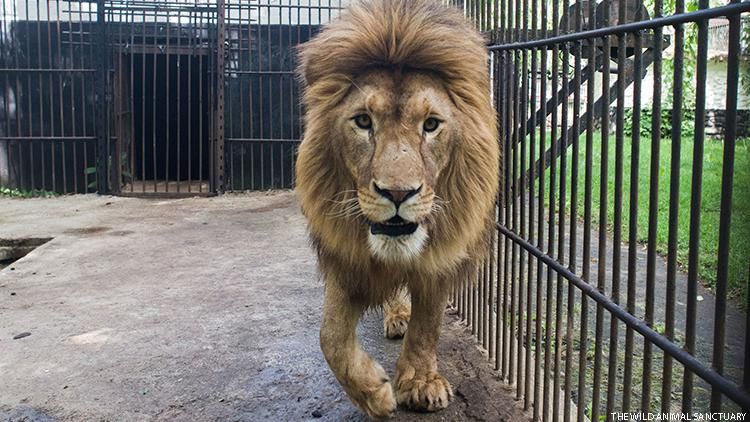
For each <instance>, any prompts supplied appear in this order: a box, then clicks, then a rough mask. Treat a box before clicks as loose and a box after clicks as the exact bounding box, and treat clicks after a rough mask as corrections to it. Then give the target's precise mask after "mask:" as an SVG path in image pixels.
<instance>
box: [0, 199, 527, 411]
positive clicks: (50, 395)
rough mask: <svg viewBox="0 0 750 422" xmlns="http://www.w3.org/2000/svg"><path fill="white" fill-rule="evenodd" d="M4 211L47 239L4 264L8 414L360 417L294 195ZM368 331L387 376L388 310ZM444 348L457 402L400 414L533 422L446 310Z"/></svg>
mask: <svg viewBox="0 0 750 422" xmlns="http://www.w3.org/2000/svg"><path fill="white" fill-rule="evenodd" d="M0 209H1V210H2V212H0V239H20V238H28V237H51V238H53V239H52V240H51V241H49V242H48V243H46V244H44V245H42V246H40V247H39V248H37V249H35V250H34V251H32V252H31V253H29V254H28V255H27V256H25V257H24V258H22V259H20V260H18V261H16V262H15V263H13V264H12V265H10V266H8V267H6V268H5V269H2V270H1V271H0V350H1V351H2V352H1V353H0V374H2V375H1V376H0V420H3V421H5V420H10V421H16V420H31V421H47V420H118V421H134V420H135V421H138V420H190V421H193V420H200V421H210V420H222V421H225V420H229V421H234V420H243V421H259V420H275V421H287V420H295V421H296V420H308V419H317V420H347V421H349V420H364V418H363V417H362V415H361V414H360V413H359V412H358V411H357V410H356V409H355V408H354V407H353V406H352V405H351V404H350V402H349V401H348V400H347V399H346V397H345V396H344V394H343V392H342V391H341V388H340V387H339V385H338V384H337V383H336V381H335V380H334V378H333V376H332V375H331V373H330V371H329V369H328V367H327V366H326V364H325V361H324V360H323V356H322V354H321V353H320V349H319V347H318V324H319V315H320V308H321V302H322V290H323V287H322V282H321V281H320V280H319V279H318V275H317V273H316V268H315V257H314V254H313V253H312V251H311V250H310V248H309V246H308V243H307V239H306V234H305V223H304V219H303V217H302V216H301V214H300V213H299V211H298V207H297V205H296V203H295V200H294V196H293V194H291V193H289V192H282V193H276V194H272V195H267V194H252V195H228V196H220V197H215V198H191V199H182V200H146V199H135V198H118V197H104V196H66V197H60V198H55V199H25V200H11V199H0ZM21 333H30V335H28V336H26V337H23V338H19V339H14V337H15V336H18V335H19V334H21ZM360 335H361V338H362V343H363V345H364V348H365V349H366V350H368V351H370V352H371V353H372V355H373V356H375V357H376V359H378V360H379V361H380V362H381V363H382V364H383V366H384V367H385V368H386V370H388V371H389V372H390V374H391V376H393V368H394V365H395V359H396V357H397V354H398V349H399V347H400V342H398V341H387V340H385V339H384V338H383V337H382V328H381V319H380V316H379V315H377V314H375V313H373V314H368V315H367V316H366V317H365V319H364V320H363V323H362V324H361V326H360ZM439 353H440V354H439V358H440V365H441V368H442V371H443V374H444V375H445V376H446V377H447V378H448V380H450V381H451V383H452V384H453V387H454V391H455V393H456V397H455V399H454V400H453V402H452V403H451V405H450V407H449V408H448V409H446V410H444V411H442V412H439V413H436V414H416V413H410V412H407V411H405V410H399V412H398V413H397V417H396V420H404V421H411V420H451V421H455V420H487V421H523V420H528V417H527V415H525V414H524V413H523V412H521V411H520V410H519V407H518V404H517V403H516V402H515V401H513V400H512V399H511V398H510V397H511V395H510V390H508V389H507V387H505V386H504V385H503V384H502V383H500V382H499V381H498V380H497V379H496V377H495V375H494V373H493V372H492V371H491V370H490V368H489V364H488V363H487V361H486V359H485V358H484V357H483V356H482V355H481V353H480V352H479V351H478V349H477V348H476V346H475V345H474V342H473V341H472V340H471V338H470V337H469V334H468V333H467V332H466V330H465V329H464V328H463V327H462V326H461V325H460V324H459V323H457V322H456V320H455V317H453V316H451V315H448V316H447V318H446V323H445V326H444V333H443V337H442V338H441V343H440V351H439Z"/></svg>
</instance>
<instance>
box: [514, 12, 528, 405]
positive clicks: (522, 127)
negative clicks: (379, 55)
mask: <svg viewBox="0 0 750 422" xmlns="http://www.w3.org/2000/svg"><path fill="white" fill-rule="evenodd" d="M528 4H529V3H528V0H523V1H522V3H521V14H522V19H523V21H522V23H521V30H522V32H521V34H522V35H521V38H520V39H521V41H525V40H526V39H527V37H528V29H529V22H528ZM520 53H521V73H520V77H521V78H523V79H522V81H521V95H520V97H516V98H519V99H520V105H519V106H520V111H521V113H520V114H519V119H520V120H519V122H518V128H519V141H520V144H521V145H520V157H519V158H520V163H519V171H520V175H519V177H520V178H521V183H519V190H518V192H517V193H516V195H517V196H518V204H519V208H520V209H519V211H520V218H519V225H520V227H519V228H520V235H521V237H523V238H525V237H526V199H525V195H524V191H525V185H526V131H527V126H526V118H527V117H526V116H527V110H528V104H527V101H528V98H529V95H528V92H529V82H528V81H529V75H528V68H527V66H528V55H527V54H526V50H525V49H524V50H521V51H520ZM519 255H520V256H519V260H518V261H519V262H518V351H519V357H518V377H519V378H518V390H519V394H523V397H524V400H523V407H524V409H528V408H529V404H530V403H529V396H530V394H529V393H530V391H529V390H530V388H531V387H530V384H529V376H528V370H529V365H528V361H529V359H530V358H531V344H527V342H526V338H527V334H528V333H527V332H525V329H524V314H526V317H527V318H526V319H527V320H528V319H529V318H531V308H529V307H528V306H527V307H526V310H524V294H525V293H526V292H525V291H524V290H525V289H524V287H525V286H524V284H525V283H524V281H525V274H524V272H525V270H526V250H525V249H523V248H519ZM524 347H525V348H526V350H525V351H526V353H525V356H524V355H522V354H520V352H521V350H524V349H523V348H524ZM522 384H523V386H522Z"/></svg>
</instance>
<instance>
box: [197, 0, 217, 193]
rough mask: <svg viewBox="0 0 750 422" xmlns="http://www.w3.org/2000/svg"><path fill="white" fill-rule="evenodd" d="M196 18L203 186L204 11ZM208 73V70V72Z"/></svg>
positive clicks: (199, 131)
mask: <svg viewBox="0 0 750 422" xmlns="http://www.w3.org/2000/svg"><path fill="white" fill-rule="evenodd" d="M195 1H196V5H197V3H198V0H195ZM196 19H197V20H199V22H200V23H198V33H199V34H200V35H199V36H198V49H199V50H198V75H199V77H198V138H199V141H198V158H199V161H200V163H201V165H200V168H199V170H198V176H199V178H200V179H201V186H203V182H202V181H203V180H204V179H203V177H204V174H203V142H204V141H205V140H206V139H205V138H206V137H205V136H204V135H203V114H204V112H203V78H204V75H203V72H204V70H203V55H204V47H203V43H204V41H203V27H204V20H205V17H204V15H203V12H201V13H200V14H199V15H198V16H197V18H196ZM209 50H210V49H209ZM206 70H208V69H206ZM206 73H208V72H206ZM208 137H209V139H210V137H211V135H210V134H209V135H208ZM208 144H209V145H210V144H211V143H210V141H209V142H208ZM210 156H211V155H210V153H209V157H210ZM209 159H210V158H209ZM208 178H209V191H213V189H212V187H213V186H214V182H213V180H211V176H210V174H209V175H208ZM202 189H203V188H202V187H201V192H202V191H203V190H202Z"/></svg>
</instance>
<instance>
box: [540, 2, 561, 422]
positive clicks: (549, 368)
mask: <svg viewBox="0 0 750 422" xmlns="http://www.w3.org/2000/svg"><path fill="white" fill-rule="evenodd" d="M559 21H560V4H559V0H553V2H552V36H553V37H554V36H557V35H559V33H560V28H559V25H558V24H559ZM559 60H560V46H559V44H555V45H554V46H553V47H552V87H551V88H552V92H553V93H556V92H557V90H558V87H559V86H560V67H559ZM553 95H554V94H553ZM559 107H560V104H559V103H558V102H555V103H554V106H553V108H552V110H551V118H552V127H551V128H550V147H549V149H550V151H557V149H558V148H559V146H558V142H557V133H558V124H559V116H558V109H559ZM549 175H550V176H549V205H548V208H549V209H548V212H549V215H548V223H547V239H548V241H547V255H549V256H550V257H552V258H554V257H555V224H556V223H555V214H556V212H555V204H556V201H557V199H556V197H555V195H556V193H557V189H558V188H557V177H558V173H557V154H552V160H551V162H550V166H549ZM553 273H554V271H553V270H552V269H551V268H549V266H547V292H546V293H547V310H548V312H547V320H546V329H545V332H546V338H545V356H544V397H543V399H542V400H543V402H544V409H543V413H542V420H543V421H547V420H549V418H550V416H552V414H551V413H550V412H553V413H554V406H552V405H553V404H554V403H555V399H554V396H553V397H549V395H550V394H553V395H556V394H557V392H556V391H554V388H555V380H556V379H557V374H555V373H554V371H555V370H554V368H555V366H554V365H555V363H556V361H557V360H556V359H555V361H554V362H553V361H552V359H553V358H554V357H555V356H554V353H555V352H554V350H552V346H553V342H554V340H553V338H552V335H554V336H555V338H557V334H558V330H559V327H557V326H555V329H554V330H553V329H552V327H553V324H554V323H553V319H552V315H553V313H554V315H555V318H554V321H555V322H557V321H558V318H557V313H558V311H559V310H558V308H557V306H558V305H559V303H555V305H554V310H553V306H552V304H551V303H552V301H553V291H556V289H554V285H555V278H554V275H553ZM554 297H555V298H556V297H557V296H554ZM550 407H552V409H550Z"/></svg>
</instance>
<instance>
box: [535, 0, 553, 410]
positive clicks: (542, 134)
mask: <svg viewBox="0 0 750 422" xmlns="http://www.w3.org/2000/svg"><path fill="white" fill-rule="evenodd" d="M547 7H548V6H547V1H546V0H542V1H541V22H540V25H541V38H546V37H547ZM539 64H540V69H539V74H540V86H539V94H540V99H539V116H540V118H541V124H540V125H539V156H540V157H542V156H544V152H545V150H546V147H547V100H546V99H547V46H543V47H542V48H541V57H540V59H539ZM537 179H538V181H539V189H538V192H539V195H538V201H539V202H538V208H537V218H536V220H537V239H538V240H537V244H538V245H539V248H540V249H543V248H544V221H545V218H544V211H545V203H544V201H545V199H544V193H545V183H544V181H545V179H546V175H545V167H544V166H541V167H540V168H539V176H538V178H537ZM544 268H545V267H544V264H543V263H542V261H541V260H537V267H536V285H537V289H538V291H541V290H542V286H543V283H542V277H543V274H544V271H543V270H544ZM549 294H550V283H549V278H548V283H547V284H546V289H545V298H544V304H545V312H544V315H545V320H544V330H543V331H544V337H543V338H542V334H541V331H542V329H541V320H542V315H541V312H540V315H538V316H537V318H538V320H539V321H540V323H539V327H538V330H539V334H538V335H537V337H539V339H540V341H539V342H538V343H537V344H538V345H539V347H540V349H541V344H542V343H541V342H542V341H544V366H543V367H542V358H541V354H542V353H541V351H540V352H539V353H538V355H537V361H538V362H537V368H536V374H535V376H534V379H535V380H538V384H539V386H537V387H535V390H536V391H537V394H538V395H539V399H538V400H536V401H535V402H536V403H539V401H541V403H542V404H541V406H539V405H537V406H535V409H534V411H535V414H536V417H537V418H538V417H539V412H540V410H541V416H542V418H543V419H546V418H547V414H548V411H549V400H548V391H549V388H548V380H549V377H548V376H547V372H548V371H549V366H550V362H549V357H550V316H551V315H552V301H551V300H550V297H549ZM537 297H538V298H539V299H538V300H537V307H538V308H539V309H540V310H541V309H542V302H541V301H540V299H541V298H542V295H541V294H540V293H537ZM542 369H543V370H542ZM540 388H541V389H542V393H541V394H539V393H538V391H539V389H540ZM540 407H541V409H540Z"/></svg>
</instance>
